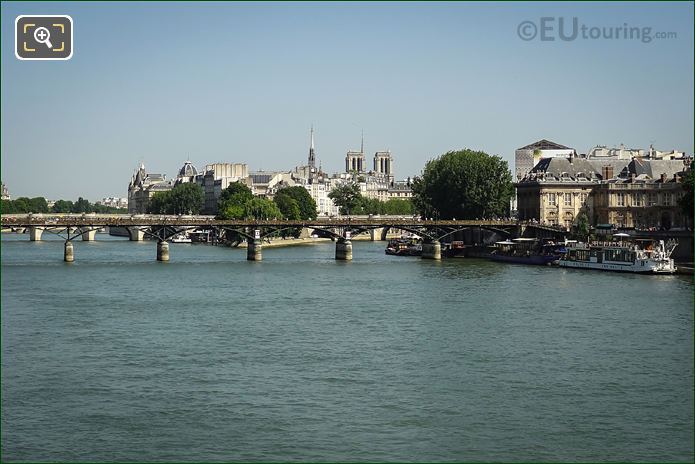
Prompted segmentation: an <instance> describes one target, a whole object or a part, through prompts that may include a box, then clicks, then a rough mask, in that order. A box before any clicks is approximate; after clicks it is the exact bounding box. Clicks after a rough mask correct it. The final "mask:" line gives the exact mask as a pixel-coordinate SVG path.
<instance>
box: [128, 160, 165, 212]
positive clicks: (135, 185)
mask: <svg viewBox="0 0 695 464" xmlns="http://www.w3.org/2000/svg"><path fill="white" fill-rule="evenodd" d="M172 188H174V183H173V182H172V181H169V180H167V179H166V174H152V173H148V172H147V171H146V170H145V165H144V164H142V163H140V166H139V167H138V169H137V170H136V171H135V173H134V174H133V177H132V178H131V179H130V183H129V184H128V212H129V213H132V214H145V213H147V208H148V206H149V204H150V198H152V195H154V194H155V193H157V192H166V191H169V190H171V189H172Z"/></svg>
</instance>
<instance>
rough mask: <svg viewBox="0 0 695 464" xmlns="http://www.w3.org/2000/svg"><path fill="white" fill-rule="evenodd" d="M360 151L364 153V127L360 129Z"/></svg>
mask: <svg viewBox="0 0 695 464" xmlns="http://www.w3.org/2000/svg"><path fill="white" fill-rule="evenodd" d="M360 153H362V154H364V129H362V143H360Z"/></svg>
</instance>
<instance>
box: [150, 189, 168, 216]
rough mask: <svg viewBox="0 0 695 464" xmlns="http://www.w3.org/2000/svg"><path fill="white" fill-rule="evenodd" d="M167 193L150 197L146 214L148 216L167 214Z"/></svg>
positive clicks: (157, 193)
mask: <svg viewBox="0 0 695 464" xmlns="http://www.w3.org/2000/svg"><path fill="white" fill-rule="evenodd" d="M168 205H169V192H156V193H155V194H154V195H152V196H151V197H150V201H149V203H148V204H147V212H148V213H150V214H167V208H168Z"/></svg>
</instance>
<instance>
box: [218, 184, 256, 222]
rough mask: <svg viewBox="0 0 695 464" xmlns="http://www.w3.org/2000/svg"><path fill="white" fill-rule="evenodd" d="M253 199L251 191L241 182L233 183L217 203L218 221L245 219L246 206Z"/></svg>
mask: <svg viewBox="0 0 695 464" xmlns="http://www.w3.org/2000/svg"><path fill="white" fill-rule="evenodd" d="M252 199H253V193H251V189H250V188H248V187H247V186H246V185H244V184H242V183H241V182H233V183H231V184H229V185H228V186H227V188H226V189H224V190H222V193H221V194H220V199H219V200H218V202H217V217H218V219H244V218H245V216H244V214H245V210H244V204H245V203H246V202H248V201H251V200H252Z"/></svg>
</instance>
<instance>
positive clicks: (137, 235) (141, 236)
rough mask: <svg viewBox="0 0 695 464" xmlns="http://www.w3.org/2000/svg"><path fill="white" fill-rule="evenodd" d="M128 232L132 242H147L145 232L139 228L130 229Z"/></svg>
mask: <svg viewBox="0 0 695 464" xmlns="http://www.w3.org/2000/svg"><path fill="white" fill-rule="evenodd" d="M127 230H128V237H130V241H131V242H142V241H143V240H145V232H143V231H142V230H140V228H139V227H128V228H127Z"/></svg>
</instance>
